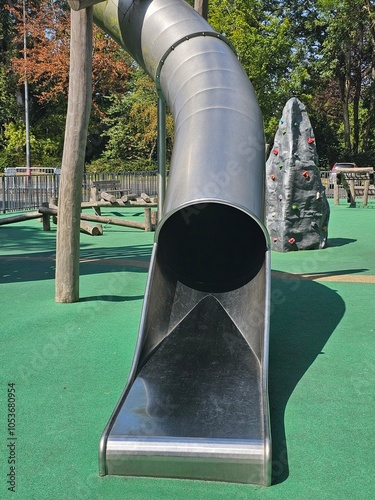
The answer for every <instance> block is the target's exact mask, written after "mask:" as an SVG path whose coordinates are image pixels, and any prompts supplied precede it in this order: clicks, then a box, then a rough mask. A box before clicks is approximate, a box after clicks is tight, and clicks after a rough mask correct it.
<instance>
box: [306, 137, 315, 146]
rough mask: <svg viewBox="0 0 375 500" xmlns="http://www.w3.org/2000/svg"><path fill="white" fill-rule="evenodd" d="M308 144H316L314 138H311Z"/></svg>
mask: <svg viewBox="0 0 375 500" xmlns="http://www.w3.org/2000/svg"><path fill="white" fill-rule="evenodd" d="M307 142H308V143H309V144H314V142H315V139H314V137H309V138H308V139H307Z"/></svg>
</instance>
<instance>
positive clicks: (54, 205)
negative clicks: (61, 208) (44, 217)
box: [49, 197, 59, 225]
mask: <svg viewBox="0 0 375 500" xmlns="http://www.w3.org/2000/svg"><path fill="white" fill-rule="evenodd" d="M58 203H59V200H58V199H57V198H54V197H51V198H50V199H49V204H50V206H51V205H52V206H53V207H57V205H58ZM52 222H53V223H54V224H55V225H56V224H57V216H56V215H53V216H52Z"/></svg>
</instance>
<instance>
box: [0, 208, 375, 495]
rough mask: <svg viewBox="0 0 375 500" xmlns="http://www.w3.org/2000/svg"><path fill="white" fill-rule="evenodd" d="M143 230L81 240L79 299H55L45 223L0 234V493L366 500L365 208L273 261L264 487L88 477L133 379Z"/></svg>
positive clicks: (368, 227)
mask: <svg viewBox="0 0 375 500" xmlns="http://www.w3.org/2000/svg"><path fill="white" fill-rule="evenodd" d="M142 212H143V210H135V209H129V210H127V209H121V211H120V210H119V211H118V213H117V214H116V216H119V217H122V216H125V217H127V218H132V219H134V220H141V219H142V217H143V213H142ZM103 213H104V215H105V214H106V213H109V211H108V212H106V211H105V210H103ZM9 215H11V214H6V215H1V216H0V217H4V216H9ZM153 236H154V235H153V233H145V232H143V231H140V230H136V229H125V228H120V227H116V226H105V227H104V235H103V236H100V237H92V236H88V235H82V236H81V259H82V263H81V277H80V296H81V300H80V302H78V303H75V304H56V303H55V302H54V255H55V239H56V227H55V226H52V229H51V231H50V232H44V231H43V230H42V224H41V223H40V222H39V221H38V220H31V221H28V222H21V223H17V224H12V225H6V226H1V227H0V312H1V319H0V336H1V337H0V338H1V350H0V449H1V454H0V498H1V499H3V498H4V499H7V498H20V499H25V500H44V499H46V500H47V499H48V500H50V499H57V500H60V499H67V500H70V499H77V498H78V499H90V500H95V499H114V500H117V499H129V500H138V499H139V500H146V499H153V500H154V499H155V500H156V499H163V500H164V499H178V500H180V499H184V498H189V499H190V498H191V499H202V500H203V499H204V500H211V499H212V500H216V499H253V498H265V499H268V498H270V499H288V500H289V499H298V500H299V499H301V500H302V499H314V500H316V499H319V500H320V499H344V498H348V499H349V498H350V499H370V498H374V491H375V475H374V460H375V452H374V444H375V441H374V429H375V411H374V409H375V356H374V354H375V201H374V200H371V202H370V203H369V206H368V207H363V206H362V205H361V204H360V203H358V204H357V207H356V208H349V207H348V205H347V204H346V203H344V201H343V200H342V201H341V205H339V206H333V205H331V219H330V224H329V246H328V248H326V249H325V250H315V251H305V252H294V253H286V254H276V253H273V254H272V269H273V271H274V272H273V278H272V302H271V341H270V376H269V384H270V389H269V390H270V407H271V424H272V435H273V485H272V486H271V487H269V488H264V487H260V486H253V485H238V484H228V483H213V482H203V481H191V480H171V479H152V478H123V477H105V478H101V477H99V475H98V461H97V450H98V443H99V439H100V435H101V433H102V431H103V429H104V427H105V424H106V422H107V420H108V418H109V416H110V414H111V412H112V410H113V408H114V406H115V404H116V402H117V400H118V398H119V396H120V393H121V391H122V390H123V387H124V385H125V383H126V380H127V376H128V372H129V369H130V365H131V361H132V356H133V352H134V348H135V342H136V337H137V331H138V323H139V318H140V312H141V306H142V299H143V293H144V288H145V283H146V277H147V264H148V261H149V257H150V253H151V247H152V242H153ZM8 384H14V385H11V386H8ZM8 388H9V389H11V395H12V396H13V392H12V391H13V389H14V390H15V409H16V412H15V427H14V426H13V423H11V424H8ZM9 402H10V403H11V405H10V408H12V407H13V406H12V402H13V399H12V398H10V399H9ZM11 432H13V433H14V434H13V435H11ZM9 459H10V460H9ZM12 460H14V461H15V464H14V465H13V464H11V463H8V461H10V462H11V461H12ZM12 466H14V467H15V469H13V470H11V467H12ZM10 473H12V474H14V473H15V484H16V486H15V493H14V492H11V491H9V490H8V487H9V486H10V484H9V483H7V480H8V479H9V476H7V474H10Z"/></svg>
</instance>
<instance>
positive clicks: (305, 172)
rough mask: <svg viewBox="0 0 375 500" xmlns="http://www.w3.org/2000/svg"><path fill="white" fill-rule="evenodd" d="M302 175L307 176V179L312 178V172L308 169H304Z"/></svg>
mask: <svg viewBox="0 0 375 500" xmlns="http://www.w3.org/2000/svg"><path fill="white" fill-rule="evenodd" d="M302 175H303V176H304V178H305V179H309V178H310V174H309V173H308V171H307V170H304V171H303V172H302Z"/></svg>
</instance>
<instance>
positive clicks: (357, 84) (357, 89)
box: [353, 27, 363, 154]
mask: <svg viewBox="0 0 375 500" xmlns="http://www.w3.org/2000/svg"><path fill="white" fill-rule="evenodd" d="M357 37H358V45H357V51H356V57H355V64H354V65H353V66H354V67H353V80H354V97H353V153H354V154H356V153H358V150H359V129H360V124H359V103H360V99H361V89H362V61H363V27H361V29H358V32H357Z"/></svg>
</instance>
